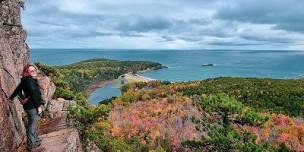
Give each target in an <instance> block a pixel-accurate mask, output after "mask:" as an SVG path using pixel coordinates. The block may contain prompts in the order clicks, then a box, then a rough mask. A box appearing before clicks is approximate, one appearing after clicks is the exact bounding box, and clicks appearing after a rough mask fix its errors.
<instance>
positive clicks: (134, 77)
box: [120, 73, 155, 83]
mask: <svg viewBox="0 0 304 152" xmlns="http://www.w3.org/2000/svg"><path fill="white" fill-rule="evenodd" d="M120 78H121V79H122V80H123V81H124V83H132V82H149V81H154V80H155V79H151V78H148V77H144V76H141V75H139V74H132V73H126V74H124V75H122V76H120Z"/></svg>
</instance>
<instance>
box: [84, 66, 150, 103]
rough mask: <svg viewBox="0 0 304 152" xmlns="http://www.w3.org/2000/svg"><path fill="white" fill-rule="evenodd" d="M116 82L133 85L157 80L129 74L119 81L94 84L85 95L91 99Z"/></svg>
mask: <svg viewBox="0 0 304 152" xmlns="http://www.w3.org/2000/svg"><path fill="white" fill-rule="evenodd" d="M147 71H148V70H147ZM147 71H145V72H147ZM114 80H120V81H122V82H123V83H132V82H149V81H154V80H156V79H152V78H149V77H145V76H142V75H139V74H132V73H130V72H128V73H125V74H123V75H121V76H119V77H118V78H117V79H112V80H104V81H101V82H97V83H93V84H91V85H89V86H88V87H87V88H86V89H85V90H84V93H85V95H86V96H87V97H89V96H90V95H91V94H92V93H93V92H94V91H95V90H97V89H100V88H103V87H105V86H106V85H108V84H110V83H112V82H113V81H114Z"/></svg>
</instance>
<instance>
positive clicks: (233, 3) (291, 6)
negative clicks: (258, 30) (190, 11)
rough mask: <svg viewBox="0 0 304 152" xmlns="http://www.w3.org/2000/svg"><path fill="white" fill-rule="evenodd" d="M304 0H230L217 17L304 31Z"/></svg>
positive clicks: (218, 12) (221, 8)
mask: <svg viewBox="0 0 304 152" xmlns="http://www.w3.org/2000/svg"><path fill="white" fill-rule="evenodd" d="M303 10H304V1H301V0H288V1H278V0H266V1H263V0H258V1H257V0H229V1H228V3H227V4H226V5H223V6H222V7H220V8H219V10H218V11H217V13H216V17H217V18H219V19H224V20H228V21H230V20H234V21H240V22H250V23H259V24H274V25H275V28H277V29H283V30H288V31H295V32H304V11H303Z"/></svg>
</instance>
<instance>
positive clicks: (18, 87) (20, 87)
mask: <svg viewBox="0 0 304 152" xmlns="http://www.w3.org/2000/svg"><path fill="white" fill-rule="evenodd" d="M21 91H22V81H21V82H20V83H19V84H18V86H17V87H16V89H15V90H14V92H13V93H12V95H11V96H10V97H9V100H11V101H13V99H14V98H15V97H16V96H17V95H18V94H20V93H21Z"/></svg>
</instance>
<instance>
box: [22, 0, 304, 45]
mask: <svg viewBox="0 0 304 152" xmlns="http://www.w3.org/2000/svg"><path fill="white" fill-rule="evenodd" d="M303 9H304V2H302V1H300V0H291V1H276V0H268V1H262V0H257V1H256V0H228V1H227V0H187V1H185V0H167V1H155V0H132V1H130V0H118V1H106V0H73V1H72V0H62V1H58V0H49V1H43V2H42V1H40V0H30V1H27V3H26V10H25V11H24V12H23V23H24V25H25V28H26V29H27V31H28V33H29V36H28V43H29V44H30V46H32V47H54V46H56V47H106V48H115V47H122V48H139V47H145V48H148V49H149V48H155V47H156V46H157V47H160V49H166V48H170V49H172V47H173V48H176V49H179V48H190V49H191V48H205V47H208V46H213V47H218V48H225V46H235V48H238V47H242V48H246V47H247V46H248V48H252V47H253V46H256V47H257V48H261V49H263V48H264V47H265V46H266V48H276V46H279V47H277V48H279V49H281V48H283V49H284V48H303V45H302V41H303V40H304V36H303V34H304V18H303V16H304V12H303V11H301V10H303ZM42 41H43V42H42ZM139 43H140V44H139Z"/></svg>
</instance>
